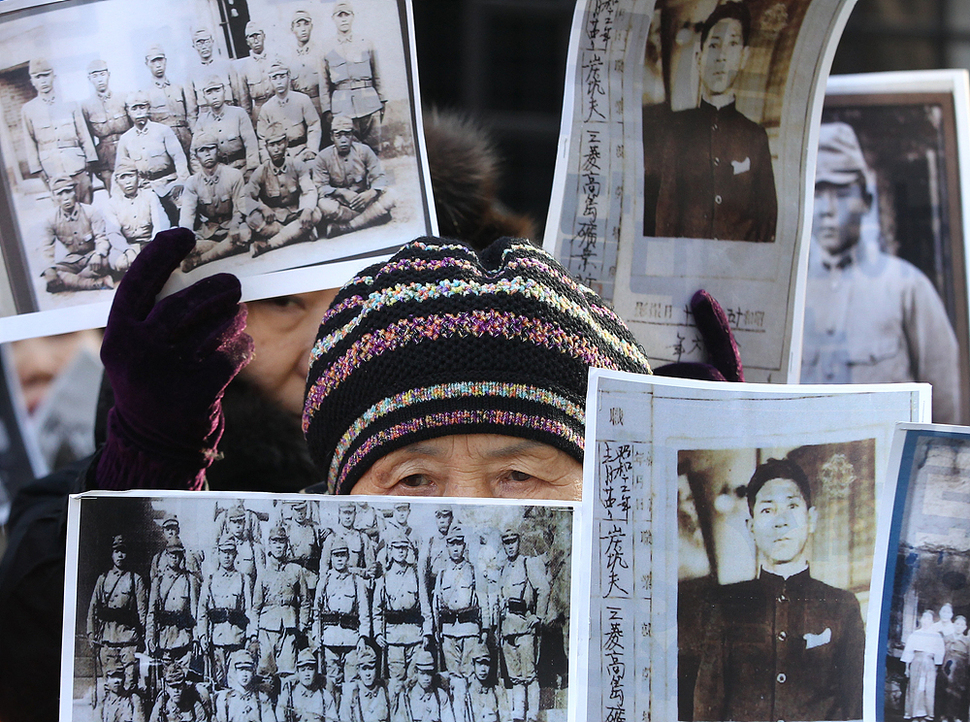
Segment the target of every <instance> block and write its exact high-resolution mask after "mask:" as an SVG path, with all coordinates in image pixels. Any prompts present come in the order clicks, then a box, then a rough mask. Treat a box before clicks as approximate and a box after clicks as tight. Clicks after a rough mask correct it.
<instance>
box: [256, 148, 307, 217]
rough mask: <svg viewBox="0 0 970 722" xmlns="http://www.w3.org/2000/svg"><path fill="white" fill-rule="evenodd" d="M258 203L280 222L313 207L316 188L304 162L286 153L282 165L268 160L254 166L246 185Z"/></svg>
mask: <svg viewBox="0 0 970 722" xmlns="http://www.w3.org/2000/svg"><path fill="white" fill-rule="evenodd" d="M246 192H247V194H248V195H249V197H250V198H251V199H252V200H253V201H254V202H255V203H257V204H259V205H261V206H264V207H266V208H270V209H272V210H273V212H274V214H275V216H276V220H278V221H279V222H280V223H287V222H289V221H291V220H292V219H293V218H294V217H295V216H296V215H297V214H298V213H299V212H300V211H302V210H305V209H307V208H315V207H316V205H317V189H316V186H314V185H313V179H312V178H311V177H310V169H309V167H308V166H307V164H306V163H304V162H303V161H301V160H300V159H298V158H292V157H290V156H289V155H287V156H285V157H284V158H283V165H281V166H277V165H275V164H274V163H273V161H271V160H268V161H266V162H265V163H263V164H262V165H261V166H259V167H258V168H257V169H256V172H255V173H253V174H252V176H251V177H250V178H249V184H248V185H247V187H246Z"/></svg>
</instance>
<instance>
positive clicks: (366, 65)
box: [320, 2, 387, 153]
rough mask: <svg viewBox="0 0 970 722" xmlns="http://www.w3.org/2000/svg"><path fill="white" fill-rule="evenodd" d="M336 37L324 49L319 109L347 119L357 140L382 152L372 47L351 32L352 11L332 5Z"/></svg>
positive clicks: (380, 101)
mask: <svg viewBox="0 0 970 722" xmlns="http://www.w3.org/2000/svg"><path fill="white" fill-rule="evenodd" d="M331 17H332V19H333V23H334V25H335V26H336V28H337V34H336V35H335V36H334V37H333V38H332V39H331V40H330V41H329V42H328V43H327V45H326V46H325V47H324V48H323V70H322V73H321V76H322V77H321V88H320V105H321V107H322V108H323V112H324V114H329V115H330V117H336V116H338V115H346V116H348V117H349V118H351V119H352V121H353V128H354V132H355V134H356V135H357V139H358V140H359V141H360V142H362V143H366V144H367V145H368V146H369V147H370V148H371V149H372V150H373V151H374V152H375V153H380V150H381V147H380V146H381V121H383V119H384V107H385V105H386V104H387V98H386V97H385V96H384V89H383V84H382V82H381V71H380V68H379V66H378V63H377V51H376V50H375V49H374V43H372V42H371V41H370V40H369V39H367V38H362V37H360V35H357V34H355V33H354V31H353V25H354V8H353V6H352V5H351V4H350V3H349V2H337V3H334V6H333V12H332V14H331Z"/></svg>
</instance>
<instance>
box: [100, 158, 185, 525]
mask: <svg viewBox="0 0 970 722" xmlns="http://www.w3.org/2000/svg"><path fill="white" fill-rule="evenodd" d="M121 161H125V162H126V163H130V162H131V161H130V160H129V159H128V158H120V159H119V161H118V162H119V163H121ZM115 172H117V167H116V168H115ZM160 526H161V527H162V528H163V529H164V528H165V527H167V526H175V527H177V526H179V520H178V517H177V516H175V514H166V515H165V516H163V517H162V521H161V522H160Z"/></svg>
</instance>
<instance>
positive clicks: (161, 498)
mask: <svg viewBox="0 0 970 722" xmlns="http://www.w3.org/2000/svg"><path fill="white" fill-rule="evenodd" d="M69 515H70V516H69V521H68V524H69V526H68V529H69V531H68V536H69V541H68V543H69V545H70V546H69V547H68V548H69V549H70V550H72V552H71V553H70V554H69V559H68V571H67V582H66V593H65V607H64V610H65V611H64V642H63V661H62V666H61V670H62V671H61V690H62V692H61V698H60V719H62V720H65V721H66V720H73V721H74V722H87V721H91V722H94V721H95V720H102V719H104V718H105V717H107V716H108V715H109V713H110V714H115V713H116V712H117V711H118V710H121V711H123V713H124V714H123V715H120V716H121V718H126V719H165V718H166V717H167V716H169V715H172V714H174V713H175V712H178V711H184V712H186V714H185V715H184V718H190V717H192V715H190V714H188V712H189V711H190V710H191V711H194V712H195V715H194V719H217V720H242V719H256V718H258V719H263V720H268V719H274V720H275V719H279V720H284V719H324V718H325V717H329V718H331V719H341V720H347V721H349V720H374V721H375V722H378V721H379V720H405V719H407V720H412V719H422V718H427V717H429V716H430V718H431V719H438V720H455V719H458V720H464V719H483V718H484V719H489V718H492V719H503V720H504V719H514V717H515V713H518V714H523V713H524V714H527V715H529V716H530V717H538V718H539V719H549V720H561V721H562V722H566V721H567V720H576V719H578V717H577V716H576V714H577V713H576V709H577V707H576V704H575V701H574V697H575V694H576V692H575V688H576V687H577V686H582V680H580V684H579V685H576V684H575V683H574V681H575V680H576V679H577V676H576V675H577V671H578V670H579V669H583V667H582V665H581V664H580V658H581V655H580V653H579V652H578V651H577V646H578V645H577V639H578V638H579V637H578V634H577V623H578V620H579V617H578V616H577V614H576V611H575V606H574V605H575V603H576V601H577V598H578V597H580V596H583V595H584V594H588V587H586V586H585V585H584V580H585V579H587V578H588V577H587V576H586V575H587V573H586V572H578V571H577V569H578V565H579V564H580V563H581V562H582V559H584V558H580V555H578V554H576V553H575V551H574V545H575V543H576V540H577V539H578V530H577V528H576V526H575V525H576V524H577V523H578V519H579V515H578V513H576V505H563V504H552V503H547V502H541V501H539V502H529V503H523V502H518V501H516V502H510V501H509V500H475V501H471V500H464V501H462V500H457V502H455V500H452V503H442V502H441V501H440V500H437V499H435V500H432V499H414V498H410V499H404V498H401V497H399V498H397V500H392V499H387V500H378V499H375V498H373V497H359V496H358V497H352V498H347V497H342V498H338V497H333V496H322V495H316V496H306V495H304V496H299V495H279V494H276V495H271V494H246V495H242V496H240V495H238V494H222V495H220V494H211V493H206V492H192V493H188V494H186V493H182V494H178V493H158V492H155V493H151V492H135V493H129V494H124V495H118V494H101V495H98V494H85V495H81V496H75V497H72V500H71V506H70V509H69ZM587 600H588V597H587ZM195 705H198V706H197V707H196V706H195ZM247 707H248V709H249V710H250V711H251V712H252V711H253V710H256V711H257V712H259V714H258V715H257V717H253V716H252V715H249V716H246V715H244V713H243V711H242V710H245V709H247ZM540 709H541V712H540ZM513 710H514V711H515V712H513ZM125 715H127V716H125Z"/></svg>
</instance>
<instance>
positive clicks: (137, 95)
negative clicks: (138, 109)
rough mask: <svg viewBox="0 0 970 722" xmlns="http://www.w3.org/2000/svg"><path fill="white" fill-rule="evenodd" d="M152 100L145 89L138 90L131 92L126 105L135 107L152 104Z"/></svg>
mask: <svg viewBox="0 0 970 722" xmlns="http://www.w3.org/2000/svg"><path fill="white" fill-rule="evenodd" d="M150 104H151V101H149V100H148V93H146V92H145V91H144V90H136V91H135V92H134V93H131V94H130V95H129V96H128V98H127V100H125V106H126V107H128V108H134V107H135V106H136V105H150Z"/></svg>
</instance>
